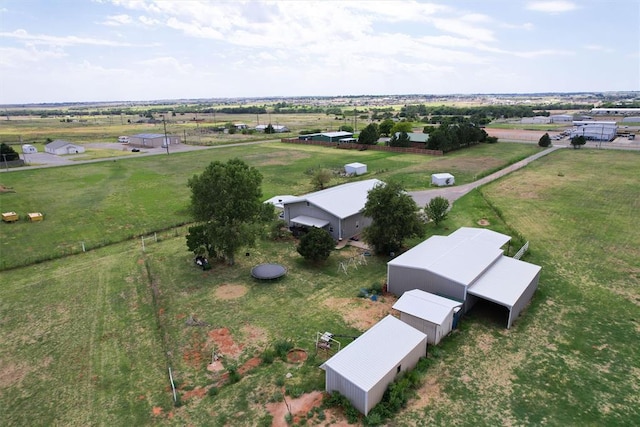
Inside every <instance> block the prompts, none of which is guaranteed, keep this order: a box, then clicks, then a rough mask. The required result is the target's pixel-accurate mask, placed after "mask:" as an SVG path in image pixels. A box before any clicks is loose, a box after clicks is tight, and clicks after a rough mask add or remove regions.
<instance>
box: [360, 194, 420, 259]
mask: <svg viewBox="0 0 640 427" xmlns="http://www.w3.org/2000/svg"><path fill="white" fill-rule="evenodd" d="M363 213H364V215H365V216H367V217H369V218H371V220H372V223H371V225H370V226H368V227H367V228H365V229H364V232H363V238H364V240H365V241H366V242H367V243H369V245H371V246H372V247H373V249H374V251H375V252H376V253H381V254H388V253H391V252H397V251H398V250H400V249H401V248H402V245H403V243H404V240H405V239H408V238H410V237H414V236H417V237H421V236H423V235H424V228H425V227H424V222H423V221H422V220H421V219H420V215H419V208H418V205H416V202H415V201H414V200H413V199H412V198H411V196H409V195H408V194H407V193H406V192H405V191H404V189H403V188H402V186H401V185H400V184H399V183H396V182H390V183H388V184H385V185H378V186H376V187H374V188H373V189H371V190H370V191H369V194H368V197H367V203H366V204H365V206H364V210H363Z"/></svg>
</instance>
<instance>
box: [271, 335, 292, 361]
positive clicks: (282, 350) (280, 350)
mask: <svg viewBox="0 0 640 427" xmlns="http://www.w3.org/2000/svg"><path fill="white" fill-rule="evenodd" d="M273 347H274V351H275V354H276V356H277V357H279V358H280V359H282V360H284V361H285V362H286V360H287V353H288V352H289V350H291V349H292V348H293V343H292V342H291V341H289V340H284V341H278V342H276V343H275V344H274V345H273Z"/></svg>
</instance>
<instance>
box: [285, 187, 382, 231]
mask: <svg viewBox="0 0 640 427" xmlns="http://www.w3.org/2000/svg"><path fill="white" fill-rule="evenodd" d="M377 185H384V182H382V181H380V180H378V179H368V180H364V181H355V182H350V183H347V184H342V185H337V186H335V187H331V188H327V189H324V190H320V191H316V192H314V193H309V194H307V195H306V196H300V197H296V198H294V199H290V200H286V201H284V202H283V204H284V220H285V221H286V222H287V224H288V225H289V227H294V226H302V227H317V228H324V229H325V230H327V231H328V232H329V233H330V234H331V236H332V237H333V238H334V239H335V240H342V239H348V238H350V237H353V236H355V235H357V234H360V233H361V232H362V230H363V229H364V228H365V227H367V226H369V224H371V218H368V217H366V216H364V215H363V214H362V209H364V205H365V204H366V203H367V197H368V196H369V191H370V190H372V189H373V188H374V187H376V186H377Z"/></svg>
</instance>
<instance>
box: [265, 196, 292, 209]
mask: <svg viewBox="0 0 640 427" xmlns="http://www.w3.org/2000/svg"><path fill="white" fill-rule="evenodd" d="M297 199H298V197H296V196H291V195H288V194H286V195H282V196H273V197H272V198H270V199H267V200H265V201H264V203H271V204H272V205H273V206H275V207H276V208H283V207H284V204H285V203H286V202H288V201H291V200H297Z"/></svg>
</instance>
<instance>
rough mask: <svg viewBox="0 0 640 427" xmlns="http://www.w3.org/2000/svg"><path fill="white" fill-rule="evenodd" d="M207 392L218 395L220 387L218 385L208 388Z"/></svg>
mask: <svg viewBox="0 0 640 427" xmlns="http://www.w3.org/2000/svg"><path fill="white" fill-rule="evenodd" d="M207 394H208V395H209V396H211V397H214V396H216V395H217V394H218V388H217V387H211V388H209V390H207Z"/></svg>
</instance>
